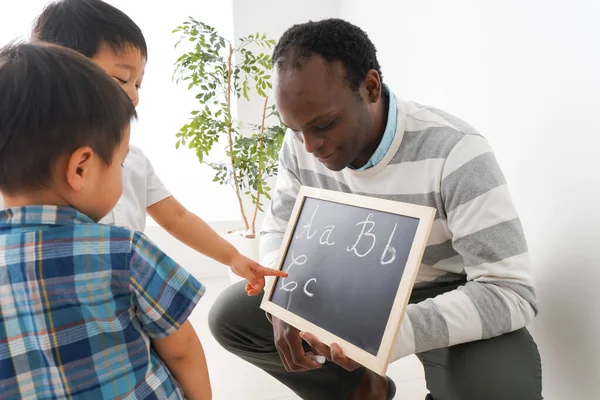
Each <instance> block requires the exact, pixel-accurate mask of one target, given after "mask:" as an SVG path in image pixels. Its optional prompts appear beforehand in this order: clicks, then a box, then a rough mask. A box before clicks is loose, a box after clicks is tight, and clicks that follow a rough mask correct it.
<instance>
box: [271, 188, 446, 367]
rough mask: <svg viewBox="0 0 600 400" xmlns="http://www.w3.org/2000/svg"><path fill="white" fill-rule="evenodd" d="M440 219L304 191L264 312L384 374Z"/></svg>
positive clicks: (383, 203) (414, 209)
mask: <svg viewBox="0 0 600 400" xmlns="http://www.w3.org/2000/svg"><path fill="white" fill-rule="evenodd" d="M434 215H435V210H434V209H432V208H430V207H423V206H417V205H413V204H405V203H399V202H393V201H389V200H382V199H376V198H370V197H364V196H357V195H351V194H347V193H339V192H331V191H326V190H322V189H313V188H306V187H303V188H302V190H301V191H300V195H299V197H298V200H297V202H296V206H295V208H294V212H293V214H292V218H291V220H290V223H289V226H288V229H287V232H286V236H285V239H284V243H283V246H282V250H281V253H280V257H279V260H278V267H279V269H282V270H284V271H286V272H288V273H289V276H288V277H287V278H285V279H284V278H277V279H275V280H273V281H271V282H270V286H269V289H268V290H267V292H266V293H265V298H264V299H263V304H262V307H263V309H265V310H267V311H268V312H270V313H271V314H273V315H275V316H277V317H278V318H280V319H283V320H284V321H286V322H288V323H290V324H291V325H293V326H295V327H296V328H298V329H300V330H302V331H306V332H311V333H313V334H315V335H316V336H317V337H318V338H319V339H321V340H322V341H323V342H325V343H326V344H331V343H332V342H334V341H335V342H336V343H338V344H340V345H341V347H342V349H343V350H344V351H345V352H346V354H347V355H348V356H350V357H351V358H353V359H355V360H356V361H357V362H359V363H361V364H363V365H365V366H367V367H369V368H370V369H372V370H374V371H375V372H379V373H382V374H384V373H385V370H386V368H387V364H388V362H389V357H390V354H391V350H392V348H393V343H394V339H395V337H396V335H397V332H398V329H399V326H400V322H401V320H402V316H403V313H404V309H405V307H406V304H407V302H408V298H409V297H410V292H411V291H412V286H413V284H414V280H415V278H416V273H417V271H418V266H419V264H420V261H421V257H422V254H423V250H424V247H425V243H426V241H427V236H428V235H429V230H430V228H431V223H432V221H433V216H434ZM352 356H354V357H352Z"/></svg>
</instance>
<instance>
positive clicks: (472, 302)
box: [392, 135, 537, 360]
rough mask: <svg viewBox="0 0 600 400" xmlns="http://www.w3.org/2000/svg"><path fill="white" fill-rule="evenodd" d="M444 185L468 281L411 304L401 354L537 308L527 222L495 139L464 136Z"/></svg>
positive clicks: (494, 328) (514, 324)
mask: <svg viewBox="0 0 600 400" xmlns="http://www.w3.org/2000/svg"><path fill="white" fill-rule="evenodd" d="M440 185H441V187H440V195H441V198H442V201H443V204H444V210H445V214H446V215H445V217H446V220H447V221H446V222H447V224H448V229H449V231H450V232H451V234H452V247H453V248H454V250H455V251H456V253H458V255H459V256H460V257H462V260H463V263H464V274H465V275H466V277H467V283H466V285H464V286H462V287H460V288H458V289H456V290H453V291H450V292H447V293H444V294H442V295H440V296H437V297H435V298H432V299H427V300H425V301H423V302H421V303H417V304H411V305H409V306H408V307H407V312H406V315H405V317H404V320H403V321H402V325H401V329H400V333H399V337H398V340H397V342H396V345H395V348H394V353H393V356H392V359H393V360H397V359H399V358H401V357H404V356H406V355H409V354H413V353H421V352H424V351H428V350H432V349H436V348H442V347H449V346H453V345H456V344H460V343H466V342H471V341H476V340H481V339H488V338H492V337H496V336H499V335H502V334H504V333H508V332H511V331H515V330H517V329H520V328H523V327H524V326H526V325H527V324H528V323H529V322H530V321H531V320H532V319H533V317H534V316H535V314H537V303H536V298H535V292H534V290H533V285H532V279H531V273H530V259H529V254H528V250H527V243H526V241H525V236H524V232H523V228H522V226H521V223H520V220H519V217H518V215H517V211H516V209H515V207H514V204H513V201H512V199H511V196H510V194H509V191H508V188H507V185H506V181H505V179H504V176H503V174H502V171H501V170H500V167H499V165H498V163H497V162H496V159H495V157H494V154H493V152H492V150H491V148H490V146H489V144H488V143H487V141H486V140H485V139H484V138H482V137H480V136H475V135H467V136H465V137H464V138H463V139H462V140H461V141H459V142H458V143H457V144H456V145H455V147H454V148H453V149H452V151H451V152H450V154H449V156H448V158H447V160H446V162H445V164H444V167H443V171H442V179H441V184H440Z"/></svg>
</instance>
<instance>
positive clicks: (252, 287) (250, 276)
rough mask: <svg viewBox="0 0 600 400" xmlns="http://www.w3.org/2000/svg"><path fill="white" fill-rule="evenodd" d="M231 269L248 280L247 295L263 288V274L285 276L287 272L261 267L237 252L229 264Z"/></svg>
mask: <svg viewBox="0 0 600 400" xmlns="http://www.w3.org/2000/svg"><path fill="white" fill-rule="evenodd" d="M229 266H230V267H231V270H232V271H233V272H234V273H235V274H236V275H238V276H240V277H242V278H244V279H246V280H248V282H249V283H248V284H247V285H246V293H247V294H248V296H256V295H257V294H260V292H262V291H263V289H264V288H265V276H279V277H282V278H286V277H287V276H288V274H287V273H286V272H283V271H278V270H275V269H270V268H266V267H263V266H262V265H260V264H258V263H257V262H255V261H252V260H251V259H249V258H248V257H245V256H243V255H241V254H240V253H237V254H236V255H235V256H234V257H233V260H232V262H231V264H230V265H229Z"/></svg>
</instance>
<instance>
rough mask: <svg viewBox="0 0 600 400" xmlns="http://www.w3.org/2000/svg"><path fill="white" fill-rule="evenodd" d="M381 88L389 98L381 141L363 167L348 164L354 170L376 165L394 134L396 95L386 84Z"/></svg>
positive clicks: (385, 151)
mask: <svg viewBox="0 0 600 400" xmlns="http://www.w3.org/2000/svg"><path fill="white" fill-rule="evenodd" d="M383 88H384V91H385V92H386V93H387V94H388V96H389V98H390V102H389V103H390V104H389V107H388V117H387V125H386V126H385V131H384V132H383V137H382V138H381V142H380V143H379V146H377V149H376V150H375V153H373V155H372V156H371V158H370V159H369V161H367V163H366V164H365V165H364V166H363V167H361V168H354V167H352V166H349V167H350V168H351V169H353V170H355V171H364V170H366V169H369V168H372V167H374V166H375V165H377V164H378V163H379V162H380V161H381V160H382V159H383V157H384V156H385V155H386V153H387V152H388V150H389V149H390V146H391V145H392V142H393V141H394V137H395V136H396V127H397V125H398V106H397V104H396V97H395V96H394V94H393V93H392V91H391V90H390V89H389V88H388V87H387V86H386V85H383Z"/></svg>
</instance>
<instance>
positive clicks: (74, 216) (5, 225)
mask: <svg viewBox="0 0 600 400" xmlns="http://www.w3.org/2000/svg"><path fill="white" fill-rule="evenodd" d="M89 223H94V221H93V220H92V219H91V218H89V217H88V216H86V215H84V214H82V213H80V212H79V211H77V210H75V209H74V208H72V207H63V206H26V207H18V208H9V209H8V210H4V211H0V230H3V229H11V228H16V227H22V226H23V225H68V224H89Z"/></svg>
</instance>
